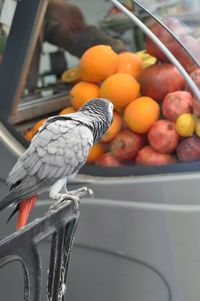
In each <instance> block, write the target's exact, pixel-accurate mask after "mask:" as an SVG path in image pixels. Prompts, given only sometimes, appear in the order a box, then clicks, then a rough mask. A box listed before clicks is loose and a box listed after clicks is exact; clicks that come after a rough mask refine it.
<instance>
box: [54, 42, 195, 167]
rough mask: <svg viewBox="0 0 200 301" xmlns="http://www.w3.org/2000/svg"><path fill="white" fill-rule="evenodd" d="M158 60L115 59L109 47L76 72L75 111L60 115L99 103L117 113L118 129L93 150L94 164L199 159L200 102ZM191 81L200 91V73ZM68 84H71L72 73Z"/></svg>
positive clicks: (95, 51)
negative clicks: (104, 102)
mask: <svg viewBox="0 0 200 301" xmlns="http://www.w3.org/2000/svg"><path fill="white" fill-rule="evenodd" d="M151 53H152V54H153V51H152V47H151ZM155 56H156V53H155ZM157 59H158V60H157V62H156V59H155V58H154V57H152V56H150V55H148V54H147V53H146V52H145V51H142V52H139V53H131V52H124V53H121V54H116V53H115V52H114V51H113V50H112V48H111V47H110V46H106V45H97V46H94V47H91V48H90V49H88V50H87V51H86V52H85V53H84V54H83V56H82V58H81V59H80V65H79V67H78V68H76V69H75V70H74V71H75V72H76V76H75V77H74V76H73V81H74V80H75V81H76V84H75V85H74V86H73V88H72V89H71V91H70V100H71V105H72V106H71V107H69V108H66V109H64V110H63V111H61V112H60V114H67V113H72V112H74V111H76V110H78V109H79V108H80V107H81V106H82V105H83V104H84V103H85V102H87V101H88V100H89V99H91V98H96V97H103V98H107V99H109V100H111V101H112V102H113V104H114V107H115V110H114V117H113V123H112V125H111V127H110V128H109V129H108V131H107V133H106V134H105V136H104V137H103V139H102V141H101V142H98V143H97V144H96V145H95V146H94V147H93V148H92V149H91V152H90V154H89V157H88V160H87V162H88V163H89V164H97V165H103V166H121V165H130V164H143V165H163V164H173V163H175V162H177V161H191V160H198V159H200V139H199V137H200V120H199V119H198V118H199V116H200V105H199V102H198V100H197V99H196V98H195V97H194V96H193V95H192V93H191V91H190V89H189V88H188V87H187V85H186V83H185V80H184V78H183V77H182V75H181V74H180V73H179V71H178V70H177V68H176V67H174V66H173V65H172V64H170V63H169V62H163V61H161V60H160V58H159V57H157ZM68 74H69V73H68ZM191 77H192V78H193V80H194V81H195V82H196V84H197V85H199V86H200V70H199V69H194V70H193V73H192V74H191ZM63 79H67V81H69V78H68V76H67V73H65V75H64V76H63Z"/></svg>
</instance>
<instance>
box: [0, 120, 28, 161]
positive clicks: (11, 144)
mask: <svg viewBox="0 0 200 301" xmlns="http://www.w3.org/2000/svg"><path fill="white" fill-rule="evenodd" d="M0 140H1V141H2V142H3V144H5V145H6V147H8V149H9V150H10V151H11V152H12V153H13V154H14V155H15V156H17V157H19V156H20V155H21V154H22V153H23V152H24V151H25V148H24V147H23V146H22V145H21V144H20V143H19V142H18V141H17V140H16V139H15V138H14V137H13V136H12V135H11V133H10V132H9V131H8V130H7V128H6V127H5V126H4V125H3V123H2V122H0Z"/></svg>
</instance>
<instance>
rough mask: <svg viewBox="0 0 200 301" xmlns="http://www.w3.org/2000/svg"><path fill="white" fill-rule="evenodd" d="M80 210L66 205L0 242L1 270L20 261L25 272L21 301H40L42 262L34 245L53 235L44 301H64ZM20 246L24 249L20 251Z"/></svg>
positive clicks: (71, 204) (68, 202)
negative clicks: (11, 263)
mask: <svg viewBox="0 0 200 301" xmlns="http://www.w3.org/2000/svg"><path fill="white" fill-rule="evenodd" d="M78 220H79V209H77V207H75V206H74V203H73V202H71V201H65V202H64V203H62V205H61V206H59V207H58V208H57V209H56V210H54V211H48V212H47V214H46V215H45V216H44V217H42V218H40V219H36V220H34V221H33V222H32V223H30V224H29V225H27V226H26V227H25V228H23V229H22V230H20V231H18V232H16V233H14V234H11V235H10V236H8V237H6V238H5V239H3V240H2V241H1V242H0V268H2V267H3V266H5V265H7V264H8V263H9V262H12V261H16V260H17V261H20V262H21V263H22V266H23V270H24V301H40V300H41V274H42V268H41V260H40V254H39V252H38V250H37V245H38V243H40V242H41V241H42V240H44V239H46V238H47V237H49V235H51V234H52V241H51V255H50V264H49V275H48V287H47V300H49V301H64V293H65V287H66V279H67V271H68V266H69V260H70V254H71V248H72V243H73V238H74V233H75V230H76V226H77V223H78ZM22 246H23V247H22Z"/></svg>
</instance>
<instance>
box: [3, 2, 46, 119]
mask: <svg viewBox="0 0 200 301" xmlns="http://www.w3.org/2000/svg"><path fill="white" fill-rule="evenodd" d="M47 5H48V0H26V1H19V2H17V7H16V10H15V14H14V18H13V22H12V26H11V29H10V33H9V36H8V40H7V43H6V47H5V51H4V55H3V61H2V63H1V66H0V108H1V111H0V116H1V115H3V117H4V119H8V117H9V115H10V113H14V112H15V111H16V108H17V104H18V102H19V100H20V97H21V94H22V90H23V88H24V83H25V80H26V76H27V73H28V70H29V66H30V63H31V59H32V55H33V52H34V49H35V45H36V42H37V38H38V36H39V32H40V29H41V25H42V22H43V20H44V15H45V12H46V8H47ZM16 41H17V42H16Z"/></svg>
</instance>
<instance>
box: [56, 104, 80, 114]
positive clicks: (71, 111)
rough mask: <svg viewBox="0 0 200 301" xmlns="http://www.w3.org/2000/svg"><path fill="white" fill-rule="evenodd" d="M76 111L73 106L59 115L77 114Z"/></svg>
mask: <svg viewBox="0 0 200 301" xmlns="http://www.w3.org/2000/svg"><path fill="white" fill-rule="evenodd" d="M75 112H76V111H75V109H74V108H73V107H72V106H71V107H68V108H64V109H63V110H62V111H60V113H59V115H65V114H70V113H75Z"/></svg>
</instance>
